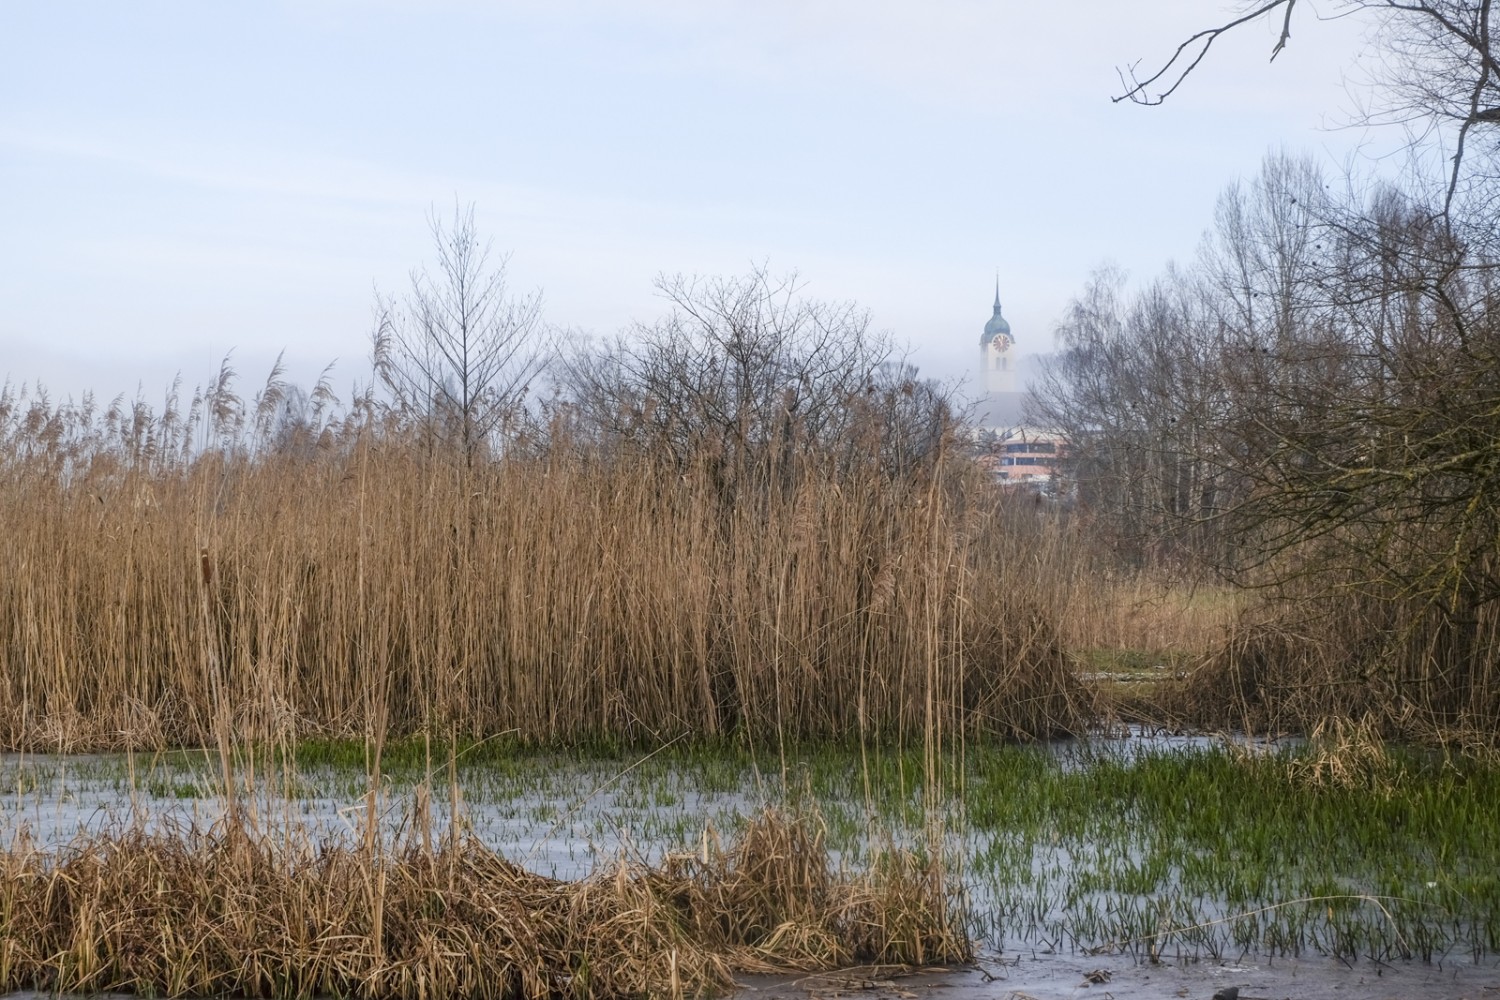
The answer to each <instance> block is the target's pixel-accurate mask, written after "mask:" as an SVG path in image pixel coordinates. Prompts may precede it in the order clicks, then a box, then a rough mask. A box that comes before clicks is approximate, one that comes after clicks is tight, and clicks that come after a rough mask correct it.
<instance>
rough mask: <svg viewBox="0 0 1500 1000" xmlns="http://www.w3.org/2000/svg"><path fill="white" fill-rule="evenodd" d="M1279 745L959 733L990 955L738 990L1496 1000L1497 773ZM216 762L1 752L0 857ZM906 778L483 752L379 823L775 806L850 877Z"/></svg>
mask: <svg viewBox="0 0 1500 1000" xmlns="http://www.w3.org/2000/svg"><path fill="white" fill-rule="evenodd" d="M1292 752H1295V747H1289V746H1288V745H1278V744H1265V743H1261V744H1247V743H1244V742H1237V743H1235V744H1234V745H1233V746H1232V747H1230V748H1226V747H1225V746H1224V744H1223V742H1222V741H1221V740H1218V739H1210V738H1206V737H1197V736H1163V735H1153V734H1147V733H1142V732H1139V731H1135V732H1130V733H1126V734H1122V735H1119V736H1117V737H1114V738H1109V739H1094V740H1091V741H1086V742H1066V743H1059V744H1055V745H1052V746H1048V747H1031V748H1006V749H1004V750H999V751H984V752H980V751H972V750H971V752H970V753H969V754H968V755H967V757H966V759H965V763H964V765H963V768H962V773H961V774H960V769H958V768H955V767H950V768H949V771H948V772H947V774H948V778H949V779H950V780H953V781H954V787H953V788H950V789H948V790H946V792H945V795H944V801H945V802H946V803H947V807H946V808H947V812H946V814H945V815H944V817H943V819H944V821H945V823H946V828H947V830H948V831H949V832H948V835H947V847H948V848H949V850H950V851H951V856H952V857H954V858H955V859H959V860H958V863H956V864H955V865H954V867H955V870H957V871H958V872H959V877H960V878H961V879H962V891H963V894H964V898H965V901H966V905H967V912H968V913H969V915H970V933H971V935H972V936H973V937H974V939H975V940H976V941H977V942H978V943H979V945H980V947H981V950H982V952H983V953H984V954H986V955H988V956H989V957H988V958H986V959H985V960H984V961H983V962H982V963H981V967H982V968H981V970H975V969H966V970H948V971H944V972H941V973H938V972H923V973H920V974H916V975H901V976H897V975H895V973H894V972H893V973H892V974H891V975H882V976H875V975H871V976H866V977H863V978H861V977H860V976H855V975H850V976H846V977H844V978H843V980H841V981H840V982H832V981H830V980H828V979H826V978H824V979H819V978H816V977H814V978H805V977H804V978H801V979H796V978H783V979H766V980H759V979H756V980H750V981H748V982H747V984H746V990H745V997H746V998H747V1000H761V998H762V997H764V998H765V1000H773V998H774V1000H799V998H804V997H809V996H812V997H817V998H819V1000H832V998H834V997H845V996H847V997H866V996H868V997H870V998H871V1000H877V998H878V1000H896V998H899V1000H912V997H921V996H925V995H927V994H933V995H941V994H949V993H968V994H970V995H971V996H972V997H973V998H975V1000H979V998H983V1000H995V998H1006V1000H1008V998H1016V1000H1025V998H1027V997H1036V998H1042V997H1115V998H1125V997H1142V998H1144V997H1174V996H1182V997H1202V998H1204V1000H1209V998H1211V997H1212V996H1213V995H1214V993H1215V992H1217V991H1220V990H1223V989H1226V988H1237V989H1238V990H1239V996H1240V997H1241V998H1243V1000H1251V998H1256V997H1262V998H1272V997H1275V998H1282V997H1287V998H1294V997H1324V996H1330V997H1333V996H1336V997H1349V998H1365V997H1369V998H1384V997H1414V998H1427V997H1430V998H1447V997H1485V998H1487V1000H1500V959H1497V957H1496V953H1497V950H1500V949H1497V946H1496V939H1497V936H1500V927H1497V925H1500V835H1497V831H1500V802H1496V801H1494V799H1496V798H1500V796H1494V795H1491V794H1490V791H1491V790H1492V789H1493V787H1495V786H1494V783H1493V780H1492V779H1491V778H1485V777H1484V776H1483V775H1480V776H1460V778H1453V777H1452V776H1451V775H1449V774H1448V773H1447V771H1443V770H1441V769H1439V770H1434V771H1432V772H1431V773H1427V772H1423V773H1422V774H1416V775H1415V776H1412V775H1406V774H1405V773H1404V772H1403V773H1402V774H1397V775H1396V776H1395V777H1387V778H1380V781H1384V782H1386V784H1387V785H1389V787H1385V786H1384V785H1379V783H1377V785H1376V786H1372V788H1371V789H1369V790H1368V791H1367V792H1365V791H1361V790H1360V789H1359V788H1354V789H1352V790H1351V789H1333V790H1331V791H1329V792H1327V793H1323V792H1319V793H1317V794H1308V793H1306V792H1305V790H1303V789H1302V788H1301V786H1299V785H1289V784H1286V783H1285V782H1284V781H1283V778H1282V773H1283V771H1286V770H1287V768H1288V767H1290V766H1291V764H1289V763H1288V760H1287V759H1284V758H1286V755H1287V754H1288V753H1292ZM476 756H477V755H476ZM251 771H252V769H251V768H248V767H242V768H240V769H239V770H236V771H234V773H233V775H232V781H233V782H234V783H235V785H236V786H237V787H240V788H242V789H244V792H243V794H242V795H241V808H242V810H244V813H246V814H248V815H249V816H250V817H252V818H253V820H254V822H255V823H256V824H257V825H258V826H259V827H260V828H261V829H262V830H264V831H265V832H267V833H268V834H270V835H272V836H277V835H283V834H284V835H289V836H290V835H311V836H312V837H314V838H316V839H320V840H326V839H330V838H341V837H347V838H350V839H355V838H359V837H361V836H362V835H363V828H364V824H365V823H366V821H367V817H368V816H370V815H371V809H370V800H369V797H368V796H367V790H368V788H369V781H368V778H367V776H366V774H365V773H364V771H363V770H362V769H360V768H354V767H333V766H326V765H312V764H308V765H304V766H301V767H298V768H295V769H292V768H286V767H280V768H276V767H268V766H266V765H265V764H262V765H260V766H259V770H258V771H255V773H253V774H252V773H251ZM223 773H224V772H223V769H222V768H221V766H220V762H219V761H218V759H217V758H216V757H215V756H214V755H212V754H205V753H176V754H170V755H158V756H155V757H152V756H142V755H136V756H133V757H128V758H127V757H122V756H36V755H27V756H24V757H23V756H15V755H10V756H5V757H0V846H4V844H5V843H14V842H15V841H16V840H17V839H18V838H22V839H24V840H25V841H27V842H29V843H30V844H31V845H33V846H37V847H41V848H43V849H56V848H60V847H63V846H65V845H66V844H68V843H69V842H71V841H73V840H74V839H75V838H78V837H79V836H88V835H94V834H98V833H100V832H103V831H107V830H109V829H110V828H120V827H124V826H126V825H129V824H133V823H140V824H143V825H145V826H147V827H149V828H155V829H163V830H168V829H175V830H186V829H189V828H196V829H199V830H202V829H206V828H208V827H210V826H212V824H214V823H215V822H217V821H219V820H220V819H221V818H223V816H224V812H225V808H226V807H225V802H224V799H223V798H222V797H221V796H219V795H218V794H217V791H218V789H219V787H220V786H221V785H222V781H223ZM923 773H924V771H923V766H922V762H921V760H920V757H919V756H915V755H899V754H890V755H876V756H875V757H873V758H871V760H869V761H867V762H865V763H861V761H860V760H859V758H858V757H857V756H856V755H851V754H848V753H839V752H833V751H826V750H823V751H811V752H809V753H808V754H805V755H798V754H792V753H788V754H787V755H785V756H784V757H783V756H781V755H778V754H773V755H771V756H769V757H762V758H757V759H754V760H752V759H750V758H747V757H745V756H743V755H733V754H728V753H722V754H715V753H700V752H696V751H695V752H692V753H673V752H663V753H660V754H656V755H650V756H647V757H644V758H639V759H635V758H627V759H598V758H593V759H586V758H579V757H576V756H563V755H553V756H548V755H537V754H516V755H515V756H514V757H505V756H501V757H496V756H494V755H490V756H487V757H484V758H483V759H476V760H473V761H470V760H467V759H460V760H458V761H457V768H456V772H452V771H450V770H449V769H448V768H447V767H446V766H445V765H444V764H443V762H442V761H439V762H438V763H437V764H436V765H430V766H424V767H404V768H403V767H393V768H391V769H389V770H388V771H387V773H386V774H385V775H384V776H383V778H382V782H381V788H380V793H379V795H378V797H377V799H376V801H375V808H374V811H373V814H374V816H375V821H376V823H377V824H378V826H379V828H380V831H381V833H382V835H383V836H384V837H386V838H387V839H388V842H400V841H403V840H407V841H412V842H420V841H421V840H422V839H423V838H433V839H436V838H438V837H441V836H442V835H443V834H444V832H445V831H447V830H448V829H449V828H450V825H451V824H452V822H453V817H454V815H457V816H459V817H461V819H460V822H461V823H462V825H463V827H464V829H465V830H466V831H467V832H469V833H472V834H473V835H475V836H477V837H478V838H479V839H481V840H482V841H483V842H485V843H486V844H487V845H488V846H490V847H491V848H493V849H495V850H497V851H498V852H500V853H502V854H503V855H505V856H506V857H508V858H510V859H511V860H513V861H516V862H518V863H520V864H522V865H523V866H525V867H527V868H529V869H531V870H533V871H536V872H538V873H540V874H544V875H549V876H552V877H557V878H580V877H584V876H586V875H588V874H590V873H591V872H593V871H596V870H597V869H599V867H600V866H601V865H607V864H609V863H611V862H613V861H615V860H616V859H620V858H628V859H630V860H635V861H644V862H648V863H653V862H657V861H660V860H661V858H662V857H663V856H664V855H666V854H667V853H669V852H681V851H690V852H694V853H696V852H698V851H700V850H703V849H704V848H705V847H706V846H707V843H708V841H710V840H711V839H712V838H713V837H715V836H720V835H722V836H724V837H726V838H727V837H728V836H730V835H732V833H733V832H734V830H735V829H736V828H737V827H738V826H739V825H740V824H741V823H743V822H744V820H745V819H746V818H747V817H749V816H750V815H752V814H754V813H755V812H756V811H758V810H759V809H761V808H763V807H765V806H767V805H771V804H777V805H785V804H788V803H790V804H791V805H793V806H795V807H801V808H812V809H815V810H816V815H817V816H818V817H819V818H820V821H821V823H822V824H823V827H824V829H825V831H826V838H827V844H828V848H829V852H830V855H831V857H832V859H833V863H834V864H836V865H839V864H841V865H846V866H850V867H859V866H861V865H862V864H864V863H866V862H868V861H869V859H870V858H871V856H872V854H873V853H874V852H876V851H878V850H880V849H882V848H883V847H886V846H889V845H891V844H895V845H905V846H914V845H918V844H920V843H921V840H922V838H923V836H924V834H925V832H926V830H927V827H926V826H925V825H924V820H925V819H926V818H927V817H926V814H925V813H924V799H925V797H924V795H923V790H922V788H921V783H920V777H921V775H922V774H923ZM455 774H456V777H455ZM960 777H961V779H962V780H961V782H959V781H958V780H957V779H958V778H960ZM1376 777H1377V778H1379V777H1380V776H1379V775H1377V776H1376ZM1486 781H1491V784H1486V783H1485V782H1486ZM960 786H961V790H959V791H957V792H955V789H959V788H960ZM1392 789H1394V791H1393V790H1392ZM1476 789H1478V790H1476ZM1487 796H1488V797H1487ZM420 801H426V802H427V803H428V804H429V808H428V809H426V810H425V811H424V810H423V809H421V808H417V807H416V806H417V804H418V803H419V802H420ZM455 805H456V806H457V810H456V813H455V809H454V806H455ZM1450 814H1451V815H1450ZM424 815H426V816H427V817H429V821H428V822H425V823H424V822H423V821H422V819H421V817H422V816H424ZM871 831H878V832H877V833H875V834H872V832H871ZM1337 955H1342V956H1344V957H1343V958H1338V957H1330V956H1337ZM954 1000H959V998H958V997H955V998H954Z"/></svg>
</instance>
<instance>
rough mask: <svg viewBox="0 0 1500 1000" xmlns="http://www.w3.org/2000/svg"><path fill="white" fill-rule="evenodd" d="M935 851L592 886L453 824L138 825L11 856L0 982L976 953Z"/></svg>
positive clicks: (66, 986) (784, 822)
mask: <svg viewBox="0 0 1500 1000" xmlns="http://www.w3.org/2000/svg"><path fill="white" fill-rule="evenodd" d="M932 888H933V882H932V880H931V878H930V877H929V872H927V871H926V870H925V868H924V863H923V862H921V861H918V860H917V859H915V858H914V857H912V856H910V855H901V854H892V855H889V856H888V857H887V858H886V859H885V861H884V862H882V863H881V864H879V865H877V866H874V867H872V868H871V869H870V870H869V872H868V873H866V874H863V875H859V876H851V875H847V874H843V873H838V874H835V873H833V872H831V871H830V870H829V868H828V862H827V853H826V852H825V850H824V849H823V845H822V842H821V838H820V836H819V835H818V833H817V830H816V826H815V824H813V823H812V822H811V820H810V818H809V817H801V818H791V817H788V816H786V815H784V814H781V813H778V812H775V811H766V812H763V813H761V814H760V815H758V816H757V817H756V818H755V819H754V820H753V821H752V822H751V823H749V824H748V825H747V827H746V828H745V830H744V832H743V834H742V835H741V837H740V838H739V839H738V840H737V841H736V842H735V843H734V844H732V845H730V846H728V847H726V848H721V847H720V846H719V845H718V843H717V841H716V840H715V839H713V838H711V837H709V836H708V835H705V839H704V846H703V849H702V852H701V853H700V854H695V855H678V856H672V857H669V858H668V860H667V861H666V863H664V864H663V865H661V866H659V867H657V868H647V867H644V866H640V865H634V864H630V863H626V862H621V863H619V864H617V865H614V866H611V867H609V868H607V869H605V870H601V871H599V872H598V873H596V874H595V875H593V876H591V877H589V878H586V879H581V880H577V881H559V880H556V879H550V878H545V877H543V876H540V875H536V874H533V873H530V872H528V871H526V870H524V869H522V868H520V867H518V866H516V865H514V864H512V863H510V862H509V861H507V860H505V859H504V858H503V857H501V856H499V855H498V854H496V853H494V852H493V851H491V850H490V849H489V848H487V847H485V846H483V845H482V844H480V843H479V842H478V841H476V840H474V839H472V838H470V837H467V836H464V835H463V834H462V833H461V832H454V833H452V835H451V836H444V837H442V838H441V842H440V843H439V844H438V845H437V846H432V845H430V844H429V845H428V846H426V847H423V846H421V845H418V844H415V843H414V844H408V845H405V846H399V847H397V846H392V847H391V848H390V849H386V848H385V847H383V846H380V845H378V844H377V846H376V847H375V848H374V849H373V850H372V849H370V848H369V847H367V846H364V845H360V846H349V845H347V844H341V843H339V842H314V841H312V840H310V839H290V840H289V839H287V838H284V837H278V838H268V837H263V836H260V835H258V834H256V833H255V831H254V827H253V826H251V825H245V824H239V825H223V826H220V827H218V828H216V829H214V830H210V831H196V830H187V831H176V832H167V833H160V834H149V833H146V832H145V831H144V830H143V829H142V828H141V827H139V826H137V827H133V828H127V829H124V830H120V831H117V832H115V833H112V834H108V835H102V836H98V837H95V838H92V839H89V840H85V841H82V842H79V843H77V844H75V845H73V846H72V847H71V848H69V849H67V850H65V851H62V852H58V853H44V852H40V851H36V850H32V849H29V848H28V846H27V844H26V843H25V842H24V840H23V841H20V842H18V843H16V844H13V845H12V847H11V849H10V850H9V851H7V852H5V853H3V854H0V986H3V988H4V989H6V990H7V991H11V990H20V989H34V990H48V991H53V992H59V993H74V994H84V993H88V994H97V993H105V992H114V991H128V992H131V993H136V994H140V995H147V996H172V997H182V996H223V995H240V996H256V997H304V996H314V995H320V996H343V997H369V998H389V997H397V998H415V1000H442V998H446V997H465V998H471V997H479V998H506V1000H511V998H521V997H526V998H538V997H579V998H582V997H596V998H608V997H644V996H664V997H683V996H700V995H705V994H709V993H713V992H719V991H723V990H725V989H727V988H729V987H730V986H731V985H732V983H733V979H732V975H733V973H734V972H736V971H756V972H764V971H769V970H772V969H783V970H784V969H806V970H827V969H832V968H837V967H841V966H847V965H849V964H851V963H853V962H857V961H864V960H869V961H879V962H902V963H923V962H932V961H948V960H962V959H965V958H967V957H968V955H969V951H968V944H967V942H966V941H965V940H964V939H963V937H962V936H961V935H960V934H959V933H957V932H956V927H957V923H956V921H955V920H954V919H953V918H952V917H951V915H950V914H949V913H948V910H947V901H946V898H945V897H944V895H943V894H941V893H939V894H938V895H933V893H932Z"/></svg>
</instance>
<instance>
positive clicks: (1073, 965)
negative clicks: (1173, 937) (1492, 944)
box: [735, 955, 1500, 1000]
mask: <svg viewBox="0 0 1500 1000" xmlns="http://www.w3.org/2000/svg"><path fill="white" fill-rule="evenodd" d="M740 983H741V987H742V988H741V990H740V991H739V992H738V993H737V994H735V1000H929V998H930V1000H1059V998H1070V1000H1071V998H1078V1000H1163V998H1173V997H1182V998H1185V1000H1213V997H1214V995H1215V994H1216V993H1220V991H1228V990H1233V989H1238V991H1239V994H1238V1000H1321V998H1325V997H1327V998H1337V1000H1496V998H1500V966H1496V965H1494V964H1489V965H1475V964H1472V963H1467V962H1458V963H1433V964H1425V963H1420V962H1406V963H1397V964H1380V963H1375V962H1356V963H1353V964H1346V963H1343V962H1340V961H1337V960H1334V959H1305V960H1304V959H1298V960H1291V961H1276V962H1267V961H1260V960H1250V959H1247V960H1244V961H1240V962H1231V963H1223V964H1220V963H1214V962H1187V963H1181V964H1169V963H1161V964H1157V965H1152V964H1150V963H1135V962H1131V961H1129V960H1128V959H1116V958H1101V957H1099V956H1087V955H1025V956H991V957H989V958H986V959H984V960H982V961H981V963H980V965H979V966H978V967H977V968H957V967H955V968H941V967H939V968H928V969H923V970H917V971H914V970H910V969H906V968H894V967H884V968H882V967H865V968H860V969H851V970H846V971H843V972H838V973H830V974H824V975H811V976H752V977H741V979H740ZM1221 995H1222V994H1221Z"/></svg>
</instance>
